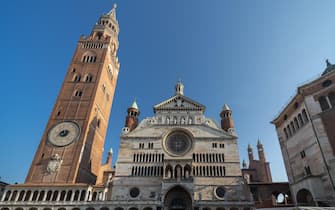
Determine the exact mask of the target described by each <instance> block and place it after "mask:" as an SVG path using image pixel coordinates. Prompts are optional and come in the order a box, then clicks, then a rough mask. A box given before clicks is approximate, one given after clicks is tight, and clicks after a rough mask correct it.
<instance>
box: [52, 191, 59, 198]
mask: <svg viewBox="0 0 335 210" xmlns="http://www.w3.org/2000/svg"><path fill="white" fill-rule="evenodd" d="M57 196H58V191H57V190H56V191H55V192H54V193H53V195H52V201H56V200H57Z"/></svg>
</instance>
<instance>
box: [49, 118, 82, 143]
mask: <svg viewBox="0 0 335 210" xmlns="http://www.w3.org/2000/svg"><path fill="white" fill-rule="evenodd" d="M79 135H80V128H79V126H78V124H77V123H75V122H72V121H65V122H60V123H58V124H56V125H54V126H53V127H52V128H51V129H50V130H49V133H48V141H49V142H50V143H51V144H52V145H55V146H58V147H64V146H67V145H69V144H71V143H72V142H73V141H75V140H77V139H78V137H79Z"/></svg>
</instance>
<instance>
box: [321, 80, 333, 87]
mask: <svg viewBox="0 0 335 210" xmlns="http://www.w3.org/2000/svg"><path fill="white" fill-rule="evenodd" d="M331 84H332V81H331V80H326V81H324V82H323V83H322V87H328V86H329V85H331Z"/></svg>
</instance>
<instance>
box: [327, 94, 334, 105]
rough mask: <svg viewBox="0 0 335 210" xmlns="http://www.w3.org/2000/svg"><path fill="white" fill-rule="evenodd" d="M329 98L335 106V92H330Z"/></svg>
mask: <svg viewBox="0 0 335 210" xmlns="http://www.w3.org/2000/svg"><path fill="white" fill-rule="evenodd" d="M328 99H329V102H330V104H331V105H332V107H333V108H334V107H335V92H330V93H329V94H328Z"/></svg>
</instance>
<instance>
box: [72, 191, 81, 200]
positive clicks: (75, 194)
mask: <svg viewBox="0 0 335 210" xmlns="http://www.w3.org/2000/svg"><path fill="white" fill-rule="evenodd" d="M79 193H80V192H79V190H76V191H75V193H74V197H73V200H74V201H77V200H79Z"/></svg>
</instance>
